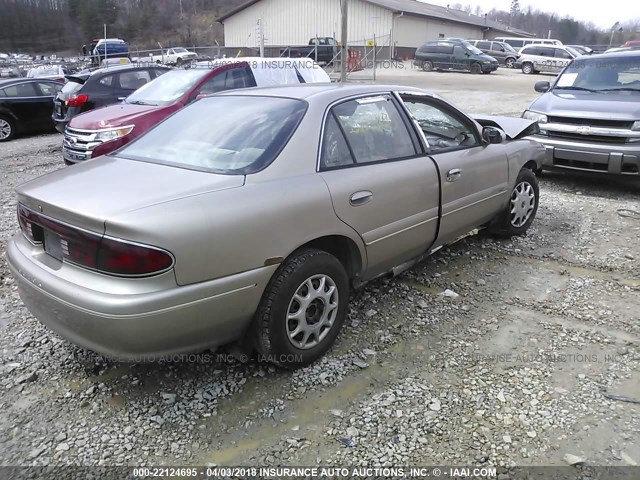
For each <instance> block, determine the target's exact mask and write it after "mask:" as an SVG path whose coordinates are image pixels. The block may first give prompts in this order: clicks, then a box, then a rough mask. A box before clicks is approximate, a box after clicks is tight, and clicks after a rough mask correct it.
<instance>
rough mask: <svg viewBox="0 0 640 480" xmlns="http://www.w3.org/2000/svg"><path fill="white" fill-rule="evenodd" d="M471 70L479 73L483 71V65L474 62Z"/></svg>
mask: <svg viewBox="0 0 640 480" xmlns="http://www.w3.org/2000/svg"><path fill="white" fill-rule="evenodd" d="M470 70H471V73H473V74H475V75H477V74H478V73H482V66H481V65H480V64H479V63H472V64H471V68H470Z"/></svg>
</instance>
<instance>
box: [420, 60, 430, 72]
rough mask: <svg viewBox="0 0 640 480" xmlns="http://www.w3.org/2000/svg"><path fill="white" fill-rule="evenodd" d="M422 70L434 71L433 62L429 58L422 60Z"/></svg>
mask: <svg viewBox="0 0 640 480" xmlns="http://www.w3.org/2000/svg"><path fill="white" fill-rule="evenodd" d="M422 70H423V71H425V72H431V71H433V63H432V62H430V61H429V60H425V61H424V62H422Z"/></svg>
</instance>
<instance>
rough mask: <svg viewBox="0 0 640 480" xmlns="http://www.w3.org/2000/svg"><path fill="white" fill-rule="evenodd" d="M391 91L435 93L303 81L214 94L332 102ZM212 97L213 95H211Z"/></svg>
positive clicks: (410, 89) (420, 92) (422, 91)
mask: <svg viewBox="0 0 640 480" xmlns="http://www.w3.org/2000/svg"><path fill="white" fill-rule="evenodd" d="M393 91H401V92H413V93H418V94H423V95H424V94H427V95H431V96H434V97H436V96H437V95H435V94H433V93H432V92H429V91H427V90H422V89H419V88H415V87H407V86H400V85H365V84H342V83H314V84H311V83H305V84H299V85H286V86H283V85H279V86H273V87H254V88H245V89H240V90H231V91H228V92H221V93H218V94H217V95H215V96H253V97H280V98H294V99H298V100H309V99H311V98H315V97H317V98H322V99H323V100H325V101H327V102H334V101H337V100H340V99H342V98H346V97H350V96H356V95H361V94H362V95H366V94H373V95H375V94H382V93H388V92H393ZM212 97H213V96H212Z"/></svg>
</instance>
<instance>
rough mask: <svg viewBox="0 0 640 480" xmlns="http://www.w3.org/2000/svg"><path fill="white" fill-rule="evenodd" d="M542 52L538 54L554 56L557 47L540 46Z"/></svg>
mask: <svg viewBox="0 0 640 480" xmlns="http://www.w3.org/2000/svg"><path fill="white" fill-rule="evenodd" d="M538 48H539V50H540V53H538V55H542V56H543V57H553V56H554V55H555V50H556V49H555V48H553V47H538Z"/></svg>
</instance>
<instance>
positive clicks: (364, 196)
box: [349, 190, 373, 207]
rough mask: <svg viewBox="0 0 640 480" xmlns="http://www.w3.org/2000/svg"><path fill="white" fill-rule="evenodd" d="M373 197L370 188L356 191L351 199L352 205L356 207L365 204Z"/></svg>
mask: <svg viewBox="0 0 640 480" xmlns="http://www.w3.org/2000/svg"><path fill="white" fill-rule="evenodd" d="M372 197H373V193H372V192H370V191H369V190H362V191H361V192H356V193H354V194H353V195H351V199H350V200H349V203H351V205H353V206H354V207H357V206H359V205H364V204H365V203H369V201H370V200H371V198H372Z"/></svg>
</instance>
